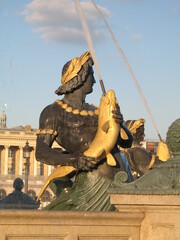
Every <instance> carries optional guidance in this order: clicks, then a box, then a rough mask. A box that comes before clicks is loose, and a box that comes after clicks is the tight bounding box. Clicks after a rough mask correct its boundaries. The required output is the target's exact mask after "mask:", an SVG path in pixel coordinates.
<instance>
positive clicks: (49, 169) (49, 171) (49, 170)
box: [48, 165, 51, 176]
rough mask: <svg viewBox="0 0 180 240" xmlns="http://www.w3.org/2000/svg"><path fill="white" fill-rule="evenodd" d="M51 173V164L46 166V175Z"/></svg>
mask: <svg viewBox="0 0 180 240" xmlns="http://www.w3.org/2000/svg"><path fill="white" fill-rule="evenodd" d="M50 174H51V165H49V166H48V176H49V175H50Z"/></svg>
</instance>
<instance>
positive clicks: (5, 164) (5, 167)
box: [4, 146, 9, 175]
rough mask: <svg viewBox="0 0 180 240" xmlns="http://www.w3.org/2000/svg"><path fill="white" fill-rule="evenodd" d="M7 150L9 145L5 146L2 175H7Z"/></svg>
mask: <svg viewBox="0 0 180 240" xmlns="http://www.w3.org/2000/svg"><path fill="white" fill-rule="evenodd" d="M8 151H9V146H5V159H4V175H8Z"/></svg>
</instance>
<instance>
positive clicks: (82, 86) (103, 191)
mask: <svg viewBox="0 0 180 240" xmlns="http://www.w3.org/2000/svg"><path fill="white" fill-rule="evenodd" d="M83 56H86V57H87V56H88V58H86V61H85V62H83V64H82V66H81V68H80V69H79V70H78V71H77V72H76V75H75V77H73V78H70V79H69V78H68V77H67V79H66V75H67V76H69V75H71V72H72V71H73V69H74V68H75V69H77V68H76V67H75V66H74V68H72V64H71V63H72V61H69V62H67V63H66V64H65V65H64V67H63V71H62V85H61V86H60V87H59V88H58V89H57V90H56V93H57V94H58V95H63V94H64V97H63V98H62V99H61V100H60V101H61V102H59V101H56V102H54V103H53V104H51V105H49V106H47V107H46V108H45V109H44V110H43V111H42V113H41V115H40V120H39V131H38V133H37V143H36V159H37V160H38V161H41V162H43V163H46V164H50V165H61V166H72V167H74V168H76V169H77V171H76V172H74V174H73V175H72V174H71V175H68V176H67V178H68V179H69V180H67V178H66V180H67V181H65V182H69V181H70V182H72V186H70V185H71V184H69V185H68V187H64V186H65V185H66V184H65V183H64V182H63V184H61V182H62V181H61V179H59V180H57V181H54V182H53V183H52V184H51V186H52V185H54V187H55V191H56V192H58V196H57V198H56V200H55V201H54V202H52V203H51V204H50V205H49V206H48V207H47V209H58V210H71V209H72V210H89V211H94V210H102V211H108V210H114V206H112V205H111V204H110V201H109V194H108V193H107V189H108V188H109V186H110V184H111V182H112V181H113V179H114V176H115V175H116V173H117V172H119V171H124V172H126V173H127V175H128V179H127V181H128V182H131V181H133V177H132V174H131V171H130V167H129V164H128V162H127V160H126V158H125V157H124V156H123V155H122V154H121V153H120V150H119V148H118V145H120V146H121V147H122V148H128V147H131V144H132V141H133V136H132V133H131V132H130V131H129V130H128V128H127V127H126V126H125V125H124V124H123V116H122V114H121V112H120V109H119V107H118V105H117V110H114V111H113V118H114V119H115V121H116V122H117V123H118V125H119V128H123V129H124V131H125V132H126V134H127V139H123V138H122V137H121V135H120V134H118V137H117V141H116V142H115V144H114V146H113V147H112V150H111V154H112V156H113V158H114V159H115V161H116V165H115V166H110V165H108V164H107V160H106V157H104V159H98V158H96V157H90V156H85V155H84V154H83V153H84V152H85V151H87V150H88V149H89V147H90V145H91V143H92V141H93V140H94V138H95V135H96V133H97V130H98V115H97V114H95V113H96V111H97V108H96V107H94V106H93V105H89V104H88V103H86V102H85V98H86V95H87V94H90V93H91V92H92V91H93V88H92V87H93V84H94V83H95V79H94V76H93V68H92V65H93V61H92V58H91V57H90V54H85V55H82V56H81V57H80V59H78V58H76V61H73V64H74V63H75V62H78V64H79V61H80V60H81V59H82V58H84V57H83ZM69 67H70V68H69ZM67 71H68V74H66V73H67ZM67 109H68V111H67ZM86 113H87V114H86ZM103 127H104V129H106V130H108V124H105V125H104V126H103ZM54 141H56V142H57V143H58V144H59V145H60V146H62V147H63V148H64V149H65V151H63V152H59V151H57V150H56V149H53V148H52V144H53V142H54ZM103 141H104V139H103V138H102V143H103ZM61 186H63V187H61Z"/></svg>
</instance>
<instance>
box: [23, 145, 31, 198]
mask: <svg viewBox="0 0 180 240" xmlns="http://www.w3.org/2000/svg"><path fill="white" fill-rule="evenodd" d="M30 154H31V147H30V146H29V143H28V141H27V142H26V145H25V146H24V147H23V158H25V159H26V162H25V164H24V165H25V184H24V185H25V186H24V190H25V193H26V194H27V192H28V174H29V172H28V171H29V159H30Z"/></svg>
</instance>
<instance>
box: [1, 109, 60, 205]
mask: <svg viewBox="0 0 180 240" xmlns="http://www.w3.org/2000/svg"><path fill="white" fill-rule="evenodd" d="M27 141H28V143H29V146H30V147H31V153H30V164H29V175H28V194H29V195H30V196H32V197H33V198H34V197H35V196H37V195H38V194H39V192H40V189H41V187H42V186H43V184H44V183H45V180H46V178H47V176H48V175H50V174H51V172H52V171H53V169H54V167H53V166H48V165H46V164H42V163H40V162H38V161H37V160H36V158H35V148H36V129H32V128H31V126H30V125H27V126H25V127H23V126H18V127H15V128H7V127H6V114H5V112H3V113H2V114H1V115H0V199H1V198H3V197H5V196H6V195H7V194H9V193H10V192H12V191H13V190H14V189H13V181H14V179H15V178H16V177H20V178H22V179H23V181H25V162H26V159H24V158H23V147H24V146H25V144H26V142H27ZM53 147H55V148H59V146H58V145H54V146H53ZM59 149H60V148H59ZM51 198H53V193H52V192H51V190H50V188H47V190H46V191H45V193H44V195H43V196H42V199H41V201H42V206H45V205H46V204H47V203H48V202H49V201H50V200H51Z"/></svg>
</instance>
